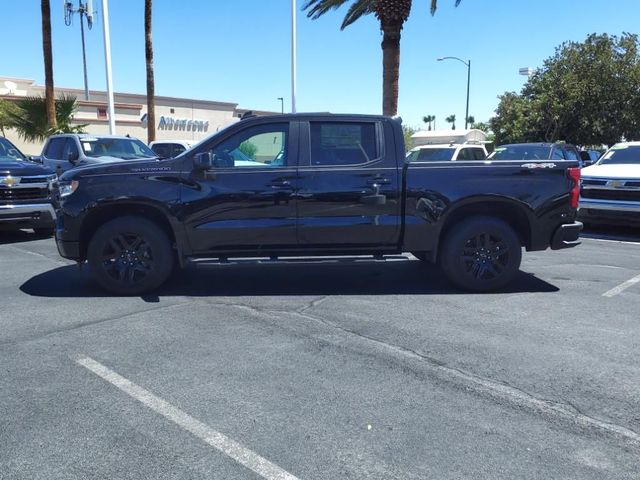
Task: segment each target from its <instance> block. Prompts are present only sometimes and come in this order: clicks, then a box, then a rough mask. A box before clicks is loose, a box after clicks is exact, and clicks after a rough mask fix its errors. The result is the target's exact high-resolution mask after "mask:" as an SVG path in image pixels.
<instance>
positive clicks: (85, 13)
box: [64, 0, 93, 100]
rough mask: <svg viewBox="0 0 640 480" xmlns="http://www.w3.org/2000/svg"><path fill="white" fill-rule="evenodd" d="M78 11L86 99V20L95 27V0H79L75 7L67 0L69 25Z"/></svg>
mask: <svg viewBox="0 0 640 480" xmlns="http://www.w3.org/2000/svg"><path fill="white" fill-rule="evenodd" d="M74 13H77V14H78V15H79V16H80V38H81V41H82V67H83V70H84V99H85V100H89V81H88V76H87V49H86V45H85V40H84V20H83V17H85V18H86V19H87V27H89V30H91V27H93V1H92V0H87V2H85V3H82V0H78V8H77V9H74V8H73V3H71V1H65V3H64V23H65V25H66V26H67V27H69V26H71V24H72V22H73V14H74Z"/></svg>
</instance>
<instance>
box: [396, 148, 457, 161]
mask: <svg viewBox="0 0 640 480" xmlns="http://www.w3.org/2000/svg"><path fill="white" fill-rule="evenodd" d="M455 151H456V149H455V148H448V147H444V148H421V149H419V150H414V151H413V152H409V154H408V155H407V160H408V161H410V162H443V161H444V162H447V161H449V160H451V159H452V158H453V154H454V153H455Z"/></svg>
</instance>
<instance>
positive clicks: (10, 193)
mask: <svg viewBox="0 0 640 480" xmlns="http://www.w3.org/2000/svg"><path fill="white" fill-rule="evenodd" d="M48 196H49V189H48V188H0V201H3V202H11V201H19V200H44V199H46V198H47V197H48Z"/></svg>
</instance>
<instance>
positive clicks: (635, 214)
mask: <svg viewBox="0 0 640 480" xmlns="http://www.w3.org/2000/svg"><path fill="white" fill-rule="evenodd" d="M578 218H579V219H580V220H582V221H584V222H585V223H591V224H602V225H633V226H638V225H640V202H631V201H624V200H596V199H591V198H580V207H579V208H578Z"/></svg>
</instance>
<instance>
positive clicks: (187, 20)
mask: <svg viewBox="0 0 640 480" xmlns="http://www.w3.org/2000/svg"><path fill="white" fill-rule="evenodd" d="M51 3H52V27H53V44H54V77H55V82H56V84H57V85H60V86H65V87H77V88H82V86H83V79H82V63H81V50H80V27H79V25H78V23H77V20H76V23H75V25H74V26H72V27H67V26H65V24H64V21H63V15H62V1H58V0H52V2H51ZM74 3H76V4H77V0H74ZM303 3H304V0H298V9H300V8H301V6H302V4H303ZM429 3H430V2H429V1H428V0H414V2H413V4H414V6H413V10H412V14H411V18H410V19H409V21H408V22H407V24H406V26H405V29H404V31H403V37H402V45H401V67H400V99H399V107H398V110H399V114H400V115H402V116H403V118H404V120H405V123H407V124H410V125H414V126H420V125H421V119H422V116H423V115H426V114H433V115H436V117H437V120H436V122H437V126H438V128H444V127H445V122H444V118H445V117H446V116H448V115H450V114H452V113H453V114H456V116H457V118H458V122H457V123H458V128H460V127H461V126H462V122H463V118H464V109H465V94H466V67H465V66H464V65H462V64H461V63H459V62H456V61H446V62H437V61H436V58H437V57H441V56H457V57H461V58H463V59H465V60H467V59H470V60H471V102H470V103H471V105H470V109H469V110H470V114H471V115H474V116H475V118H476V120H482V121H484V120H487V119H489V118H490V117H491V116H492V115H493V111H494V110H495V108H496V106H497V103H498V100H497V96H498V95H500V94H502V93H504V92H505V91H510V90H516V91H518V90H519V89H520V88H521V87H522V85H523V84H524V81H525V77H522V76H520V75H518V69H519V68H520V67H525V66H530V67H536V66H539V65H541V63H542V62H543V61H544V59H545V58H547V57H549V56H551V55H552V54H553V53H554V50H555V48H556V46H558V45H559V44H561V43H562V42H564V41H568V40H576V41H582V40H584V39H585V38H586V36H587V35H588V34H589V33H593V32H596V33H609V34H615V35H620V34H621V33H622V32H632V33H634V32H637V31H638V26H639V25H640V0H607V1H603V0H515V1H514V0H462V3H461V4H460V6H459V7H458V8H454V6H453V4H454V0H440V1H439V7H438V11H437V13H436V15H435V16H433V17H432V16H431V15H429V12H428V4H429ZM2 4H3V5H2V19H3V22H2V23H3V27H2V29H0V42H1V44H2V46H3V48H2V62H1V63H0V76H12V77H24V78H31V79H34V80H36V82H38V83H43V82H44V71H43V66H42V46H41V31H40V2H39V1H37V0H32V1H24V0H21V1H11V2H10V1H8V0H2ZM290 5H291V2H290V0H231V1H229V0H191V1H186V0H184V1H180V0H155V1H154V25H153V28H154V32H153V33H154V46H155V73H156V94H157V95H168V96H179V97H180V96H182V97H188V98H202V99H208V100H219V101H229V102H236V103H239V104H240V107H243V108H254V109H260V110H274V111H278V110H279V109H280V102H279V101H278V100H277V98H278V97H285V109H289V108H290V95H291V94H290V91H291V88H290ZM94 6H95V8H96V9H98V10H99V9H100V6H101V1H100V0H94ZM109 10H110V20H111V22H110V24H111V34H112V46H111V48H112V55H113V79H114V87H115V89H116V91H119V92H133V93H144V91H145V66H144V28H143V13H144V1H143V0H110V1H109ZM345 12H346V8H342V9H340V10H338V11H336V12H332V13H330V14H327V15H325V16H324V17H322V18H321V19H319V20H315V21H312V20H310V19H308V18H307V17H306V14H305V13H304V12H299V14H298V111H331V112H355V113H380V111H381V109H382V107H381V104H382V93H381V92H382V86H381V84H382V80H381V72H382V53H381V49H380V42H381V40H382V38H381V35H380V32H379V28H378V23H377V22H376V20H375V18H374V17H373V16H371V17H367V18H364V19H361V20H360V21H359V22H357V23H356V24H354V25H352V26H350V27H348V28H347V29H346V30H344V31H340V29H339V25H340V23H341V21H342V18H343V16H344V14H345ZM100 15H101V14H100V13H98V17H97V18H96V23H95V25H94V27H93V30H91V31H90V32H88V34H87V39H88V42H87V48H88V52H89V62H88V63H89V86H90V88H92V89H104V88H105V84H106V81H105V73H104V57H103V44H102V30H101V25H102V23H101V17H100Z"/></svg>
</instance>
